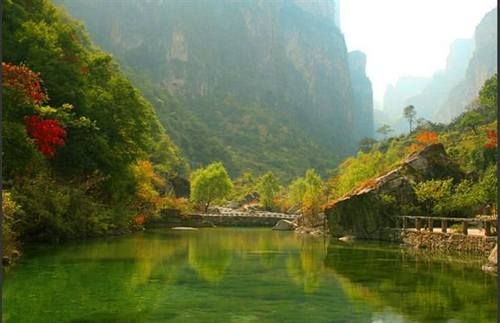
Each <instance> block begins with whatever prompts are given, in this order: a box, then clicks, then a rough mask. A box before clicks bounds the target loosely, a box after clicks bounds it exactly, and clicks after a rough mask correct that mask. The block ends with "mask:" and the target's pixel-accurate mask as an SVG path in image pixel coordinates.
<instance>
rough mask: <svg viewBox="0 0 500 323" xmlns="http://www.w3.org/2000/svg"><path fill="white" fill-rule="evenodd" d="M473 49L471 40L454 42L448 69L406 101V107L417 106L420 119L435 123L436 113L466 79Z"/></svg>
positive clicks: (439, 73) (437, 73)
mask: <svg viewBox="0 0 500 323" xmlns="http://www.w3.org/2000/svg"><path fill="white" fill-rule="evenodd" d="M473 47H474V43H473V41H472V40H471V39H458V40H456V41H454V42H453V44H452V45H451V46H450V52H449V55H448V59H447V63H446V68H445V69H444V70H440V71H437V72H436V73H434V75H433V76H432V78H431V80H430V81H429V82H428V83H427V85H426V86H425V87H424V88H423V89H422V91H421V92H420V93H419V94H418V95H416V96H413V97H410V98H408V99H406V100H405V104H404V105H405V106H407V105H413V106H415V109H416V111H417V115H418V117H419V118H425V119H427V120H432V121H434V120H435V119H436V117H435V114H436V112H437V111H438V109H439V107H441V106H442V105H443V104H444V102H445V101H446V99H447V98H448V94H449V93H450V90H451V89H452V88H453V87H454V86H455V85H456V84H457V83H458V82H460V81H461V80H462V79H463V78H464V77H465V72H466V69H467V64H468V62H469V60H470V58H471V56H472V52H473Z"/></svg>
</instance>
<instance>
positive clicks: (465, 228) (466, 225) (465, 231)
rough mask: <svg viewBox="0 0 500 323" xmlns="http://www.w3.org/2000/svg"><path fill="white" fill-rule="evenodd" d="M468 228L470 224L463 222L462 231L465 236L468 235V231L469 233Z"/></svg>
mask: <svg viewBox="0 0 500 323" xmlns="http://www.w3.org/2000/svg"><path fill="white" fill-rule="evenodd" d="M468 228H469V223H468V222H467V221H464V222H463V230H462V233H463V234H465V235H467V233H468V231H469V230H468Z"/></svg>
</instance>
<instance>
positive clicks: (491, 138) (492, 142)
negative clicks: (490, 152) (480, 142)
mask: <svg viewBox="0 0 500 323" xmlns="http://www.w3.org/2000/svg"><path fill="white" fill-rule="evenodd" d="M484 147H485V148H486V149H495V148H496V147H497V132H496V131H495V130H488V142H487V143H486V144H485V145H484Z"/></svg>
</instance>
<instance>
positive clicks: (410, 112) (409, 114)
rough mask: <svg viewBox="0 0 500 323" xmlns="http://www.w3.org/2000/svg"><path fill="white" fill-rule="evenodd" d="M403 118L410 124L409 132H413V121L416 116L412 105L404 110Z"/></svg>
mask: <svg viewBox="0 0 500 323" xmlns="http://www.w3.org/2000/svg"><path fill="white" fill-rule="evenodd" d="M403 114H404V117H405V119H406V120H408V123H409V124H410V132H412V131H413V120H415V117H416V116H417V111H415V107H414V106H413V105H409V106H407V107H406V108H405V109H404V113H403Z"/></svg>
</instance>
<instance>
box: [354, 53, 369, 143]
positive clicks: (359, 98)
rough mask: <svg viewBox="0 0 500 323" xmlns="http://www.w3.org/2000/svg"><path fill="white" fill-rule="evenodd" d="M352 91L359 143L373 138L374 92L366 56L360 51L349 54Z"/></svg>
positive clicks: (355, 127) (356, 134) (356, 137)
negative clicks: (367, 70) (367, 72)
mask: <svg viewBox="0 0 500 323" xmlns="http://www.w3.org/2000/svg"><path fill="white" fill-rule="evenodd" d="M349 68H350V72H351V81H352V91H353V97H354V112H353V121H354V136H355V139H356V140H357V141H359V140H360V139H362V138H365V137H369V138H373V136H374V133H373V125H374V121H373V90H372V83H371V81H370V79H369V78H368V77H367V76H366V55H365V54H364V53H363V52H360V51H352V52H350V53H349Z"/></svg>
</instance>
